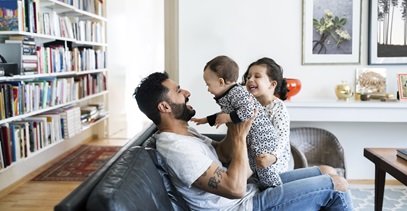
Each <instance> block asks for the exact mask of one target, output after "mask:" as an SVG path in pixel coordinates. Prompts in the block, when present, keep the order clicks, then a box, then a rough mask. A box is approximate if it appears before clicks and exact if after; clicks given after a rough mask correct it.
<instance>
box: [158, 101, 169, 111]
mask: <svg viewBox="0 0 407 211" xmlns="http://www.w3.org/2000/svg"><path fill="white" fill-rule="evenodd" d="M158 110H159V111H160V112H163V113H168V112H170V111H171V107H170V105H168V103H167V102H165V101H162V102H160V103H158Z"/></svg>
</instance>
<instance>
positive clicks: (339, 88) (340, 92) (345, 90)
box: [335, 81, 353, 100]
mask: <svg viewBox="0 0 407 211" xmlns="http://www.w3.org/2000/svg"><path fill="white" fill-rule="evenodd" d="M335 94H336V97H338V99H339V100H349V98H350V97H352V96H353V92H352V89H351V87H350V85H349V84H348V82H346V81H342V84H338V85H336V87H335Z"/></svg>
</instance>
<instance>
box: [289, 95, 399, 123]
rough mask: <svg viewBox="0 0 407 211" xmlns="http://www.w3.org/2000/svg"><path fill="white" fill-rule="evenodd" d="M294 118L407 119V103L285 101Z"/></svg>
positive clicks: (371, 120)
mask: <svg viewBox="0 0 407 211" xmlns="http://www.w3.org/2000/svg"><path fill="white" fill-rule="evenodd" d="M285 105H286V106H287V108H288V110H289V114H290V118H291V121H305V122H407V116H406V114H407V102H401V101H397V102H381V101H380V100H371V101H355V100H352V99H350V100H348V101H344V100H336V99H307V100H295V99H293V100H290V101H285ZM403 114H404V115H403Z"/></svg>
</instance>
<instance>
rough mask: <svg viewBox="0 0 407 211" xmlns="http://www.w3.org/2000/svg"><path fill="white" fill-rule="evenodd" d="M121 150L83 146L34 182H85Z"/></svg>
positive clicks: (117, 148) (108, 147)
mask: <svg viewBox="0 0 407 211" xmlns="http://www.w3.org/2000/svg"><path fill="white" fill-rule="evenodd" d="M120 148H121V147H120V146H96V145H81V146H80V147H79V148H78V149H76V150H75V151H73V152H72V153H70V154H69V155H67V156H65V157H64V158H62V159H61V160H59V161H58V162H57V163H55V164H54V165H52V166H51V167H49V168H48V169H47V170H45V171H44V172H42V173H41V174H40V175H38V176H37V177H35V178H34V179H33V181H84V180H85V179H86V178H87V177H88V176H89V175H90V174H92V173H93V172H94V171H95V170H96V169H98V168H99V167H100V166H101V165H102V164H103V163H104V162H105V161H106V160H108V159H109V158H110V157H111V156H112V155H114V154H115V153H116V152H117V151H118V150H119V149H120Z"/></svg>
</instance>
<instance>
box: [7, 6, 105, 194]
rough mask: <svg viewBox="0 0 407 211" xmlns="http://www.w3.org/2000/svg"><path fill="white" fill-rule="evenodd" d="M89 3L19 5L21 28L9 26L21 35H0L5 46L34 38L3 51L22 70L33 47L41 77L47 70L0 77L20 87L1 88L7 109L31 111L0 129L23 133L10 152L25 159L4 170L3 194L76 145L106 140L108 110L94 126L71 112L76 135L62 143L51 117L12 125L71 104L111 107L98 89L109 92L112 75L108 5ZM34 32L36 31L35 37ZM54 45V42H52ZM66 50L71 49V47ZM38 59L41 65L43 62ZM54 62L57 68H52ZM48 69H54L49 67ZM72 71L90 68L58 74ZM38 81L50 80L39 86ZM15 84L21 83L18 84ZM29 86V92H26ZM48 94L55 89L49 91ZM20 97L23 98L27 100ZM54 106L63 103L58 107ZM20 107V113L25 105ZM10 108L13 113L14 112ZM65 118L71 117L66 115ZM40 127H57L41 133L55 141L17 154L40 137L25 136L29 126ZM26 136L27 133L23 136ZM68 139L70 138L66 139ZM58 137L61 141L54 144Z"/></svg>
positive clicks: (77, 111)
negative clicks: (108, 54) (94, 6)
mask: <svg viewBox="0 0 407 211" xmlns="http://www.w3.org/2000/svg"><path fill="white" fill-rule="evenodd" d="M85 1H88V0H83V1H82V0H80V1H76V3H77V4H78V5H79V4H80V5H82V6H77V5H76V4H75V6H73V5H69V4H67V3H64V2H68V1H67V0H38V1H36V4H35V5H34V4H33V5H32V6H31V5H30V7H27V10H24V9H23V8H22V4H21V2H17V3H18V4H17V6H18V12H16V13H14V12H15V11H13V14H19V15H20V16H18V17H13V21H15V20H17V21H18V23H19V25H18V27H17V29H16V27H14V25H13V26H12V27H9V28H10V29H13V30H14V29H15V30H18V31H0V42H5V40H7V39H9V36H15V35H21V36H27V37H32V38H34V39H29V41H30V43H28V42H26V44H27V45H28V46H26V47H25V49H24V47H21V48H20V47H19V46H16V45H13V46H11V45H7V47H10V48H11V49H12V50H13V51H11V50H6V51H5V52H2V53H5V54H7V55H11V58H7V57H6V59H7V60H8V61H9V62H11V61H10V60H12V62H13V63H17V64H19V68H22V67H23V65H24V64H26V63H27V61H24V60H23V56H22V55H23V50H25V52H28V53H31V55H35V53H33V52H34V49H35V50H36V52H37V53H38V52H39V53H40V54H39V55H40V57H39V58H37V70H39V71H37V72H41V73H43V72H46V74H31V75H14V76H13V77H5V76H2V77H0V82H3V83H4V84H6V83H7V84H12V85H14V87H16V88H13V90H11V89H10V87H11V86H9V85H7V86H4V88H3V90H0V91H1V92H3V93H7V95H4V97H7V103H8V104H7V105H8V106H7V108H9V107H10V106H9V105H10V104H11V105H12V106H14V107H13V108H16V106H21V105H22V103H25V104H24V105H23V106H24V107H25V108H28V109H24V110H25V111H30V112H28V113H25V114H20V115H17V116H13V117H10V118H5V119H3V120H0V125H2V124H4V125H5V126H7V125H16V126H12V127H10V128H8V129H9V130H10V131H11V130H14V132H15V131H17V132H22V133H21V136H13V137H12V139H13V141H14V143H17V144H12V147H13V146H15V147H17V148H16V150H15V151H16V152H12V154H15V153H16V154H17V155H18V157H21V158H20V159H17V161H15V162H13V163H11V164H10V165H9V166H7V167H5V168H3V169H0V181H1V182H0V191H1V190H5V189H6V188H8V187H10V186H11V185H12V184H15V183H19V182H21V180H24V179H25V178H26V177H27V176H28V175H30V174H32V172H33V171H35V170H37V169H38V168H40V167H41V166H43V165H44V164H46V163H48V162H50V161H51V160H53V159H55V158H57V157H59V156H61V155H62V154H64V153H66V152H67V151H69V150H70V149H72V148H74V147H76V146H78V145H79V144H81V143H83V142H84V141H86V140H90V139H92V138H94V137H95V136H97V137H98V138H102V137H105V136H106V131H107V128H106V127H107V119H108V118H109V115H108V111H107V110H106V111H105V113H103V114H105V116H103V117H102V118H100V119H98V120H96V121H95V122H93V123H90V124H89V125H80V119H79V118H80V115H79V110H80V109H79V108H75V111H73V112H75V113H74V115H75V117H74V118H75V120H77V123H76V126H77V127H75V128H74V129H75V131H74V132H72V133H71V130H69V132H70V133H69V134H68V135H66V134H65V139H61V138H62V137H61V136H59V133H58V134H57V135H55V134H56V130H57V128H58V127H59V126H63V124H62V123H60V125H54V123H58V122H59V121H58V120H55V119H53V116H51V117H48V118H47V121H45V120H42V123H38V122H37V126H33V125H34V123H33V125H29V126H27V124H25V125H22V126H20V125H17V124H19V123H15V124H14V123H13V124H12V123H11V122H14V121H21V120H23V121H24V119H27V118H29V117H34V116H36V115H42V113H44V112H49V113H55V112H53V110H56V111H57V110H59V109H60V108H63V107H65V106H70V105H76V106H77V107H80V106H84V105H86V104H88V103H90V102H93V101H98V103H99V102H101V103H102V104H103V105H105V106H106V107H107V104H108V102H107V101H108V96H107V95H108V93H109V92H108V91H107V90H104V91H100V90H103V89H104V88H105V87H106V88H107V85H106V84H105V83H106V81H107V73H108V71H107V69H106V66H105V64H106V52H107V43H106V23H107V18H106V17H103V16H104V15H105V14H106V2H104V3H103V2H100V1H97V2H96V4H97V9H91V8H90V7H88V5H90V3H89V2H88V3H85ZM71 2H72V1H71ZM26 3H28V1H26ZM79 7H81V8H86V9H84V10H82V9H78V8H79ZM28 8H29V9H28ZM85 10H87V11H85ZM93 10H95V11H96V12H94V13H96V14H97V15H96V14H94V13H91V12H88V11H93ZM34 13H35V14H36V16H37V19H33V18H34V15H33V14H34ZM23 14H24V15H23ZM22 15H23V16H22ZM27 17H28V18H29V19H30V20H29V21H26V19H25V18H27ZM22 20H23V21H22ZM58 20H59V21H58ZM21 21H22V22H21ZM28 31H29V32H28ZM34 31H35V32H38V33H32V32H34ZM51 34H52V35H51ZM54 35H55V36H54ZM62 36H64V37H62ZM74 38H75V39H74ZM33 40H34V41H35V44H32V43H31V41H33ZM54 41H56V42H55V43H50V42H54ZM14 43H19V42H14ZM53 44H55V47H54V46H51V45H53ZM68 47H72V48H70V49H68ZM2 49H3V48H2ZM4 49H6V48H4ZM14 49H17V50H16V52H14ZM51 51H52V52H51ZM51 53H52V54H51ZM79 54H81V55H82V56H79ZM37 55H38V54H37ZM93 55H95V56H93ZM52 56H53V57H52ZM27 58H30V59H32V58H31V57H25V59H27ZM50 58H54V60H52V62H51V59H50ZM55 58H62V59H64V60H62V59H60V60H58V59H55ZM83 58H86V59H83ZM89 58H90V59H89ZM40 59H41V60H40ZM65 59H66V60H65ZM32 60H34V59H32ZM39 61H41V62H40V63H39ZM70 61H75V63H71V62H70ZM52 64H56V65H53V66H51V65H52ZM79 64H81V65H79ZM40 65H42V66H40ZM24 66H29V65H24ZM45 67H48V68H45ZM49 67H52V68H51V69H50V68H49ZM71 67H72V68H71ZM95 68H102V69H95ZM71 69H74V70H82V69H88V70H83V71H69V72H60V71H64V70H71ZM49 72H53V73H49ZM39 81H47V82H43V83H39ZM34 83H36V84H34ZM15 84H17V85H18V86H17V85H15ZM21 84H29V86H20V85H21ZM20 87H24V89H20ZM26 87H28V88H27V89H26ZM78 89H79V90H78ZM27 90H28V91H27ZM47 90H51V91H49V92H47ZM6 91H7V92H6ZM98 91H100V92H98ZM76 92H78V93H76ZM90 92H98V93H96V94H91V95H88V96H86V97H83V98H81V99H76V98H79V96H84V95H86V94H87V93H90ZM63 93H64V94H63ZM85 93H86V94H85ZM15 96H16V97H18V100H14V99H17V98H16V97H15ZM49 96H51V97H49ZM0 97H3V96H0ZM20 98H21V99H20ZM22 98H24V100H23V99H22ZM102 98H103V99H102ZM5 99H6V98H5ZM38 99H39V100H38ZM50 99H51V100H50ZM34 101H35V106H33V105H32V104H34ZM16 102H18V103H16ZM62 102H64V103H62ZM56 103H62V104H58V105H55V104H56ZM37 105H41V106H37ZM51 105H52V106H51ZM47 106H49V107H47ZM17 108H18V109H21V107H17ZM11 110H12V111H14V109H11ZM33 110H35V111H33ZM8 111H10V109H8ZM19 111H20V110H19ZM14 113H22V112H14ZM70 114H72V113H70ZM62 115H64V114H62ZM65 115H68V113H67V114H65ZM6 116H12V114H10V112H8V113H7V115H6ZM76 117H78V119H76ZM74 118H72V119H74ZM70 119H71V118H70ZM32 120H33V121H36V120H38V118H37V119H34V118H32ZM101 123H102V124H101ZM20 124H21V123H20ZM67 124H68V123H67ZM41 125H52V126H53V129H55V131H54V130H50V131H53V132H54V133H53V134H51V133H42V134H45V135H50V134H51V135H50V136H51V140H52V141H50V142H48V141H47V143H49V144H46V143H43V144H42V145H41V144H40V145H41V146H42V148H41V147H37V146H36V145H35V147H36V148H35V150H33V152H31V153H30V152H27V155H25V154H24V153H22V154H19V152H18V149H20V148H19V147H18V146H19V143H20V144H21V143H23V144H24V143H25V142H27V141H30V142H27V143H31V141H33V140H36V138H38V136H34V135H33V134H32V133H29V134H27V133H26V131H27V128H28V127H29V128H30V129H28V131H30V132H31V131H33V130H32V128H34V127H36V130H37V133H39V130H41V131H42V129H44V128H47V127H44V126H41ZM69 125H71V124H69ZM95 126H96V127H95ZM98 126H100V127H98ZM38 127H39V128H40V129H37V128H38ZM4 130H5V129H4ZM44 130H45V129H44ZM7 132H8V131H7ZM42 132H43V131H42ZM61 132H62V131H61ZM23 133H24V134H25V135H23ZM10 137H11V136H10ZM52 137H54V138H52ZM67 137H70V138H69V139H68V138H67ZM56 139H60V140H58V141H56ZM43 140H49V139H48V137H46V138H42V141H43ZM53 141H54V142H53ZM27 143H25V144H24V146H29V144H27ZM36 143H37V142H36ZM22 146H23V145H22ZM24 149H27V148H24ZM26 151H27V150H26ZM29 151H31V150H29ZM25 156H27V157H25Z"/></svg>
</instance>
